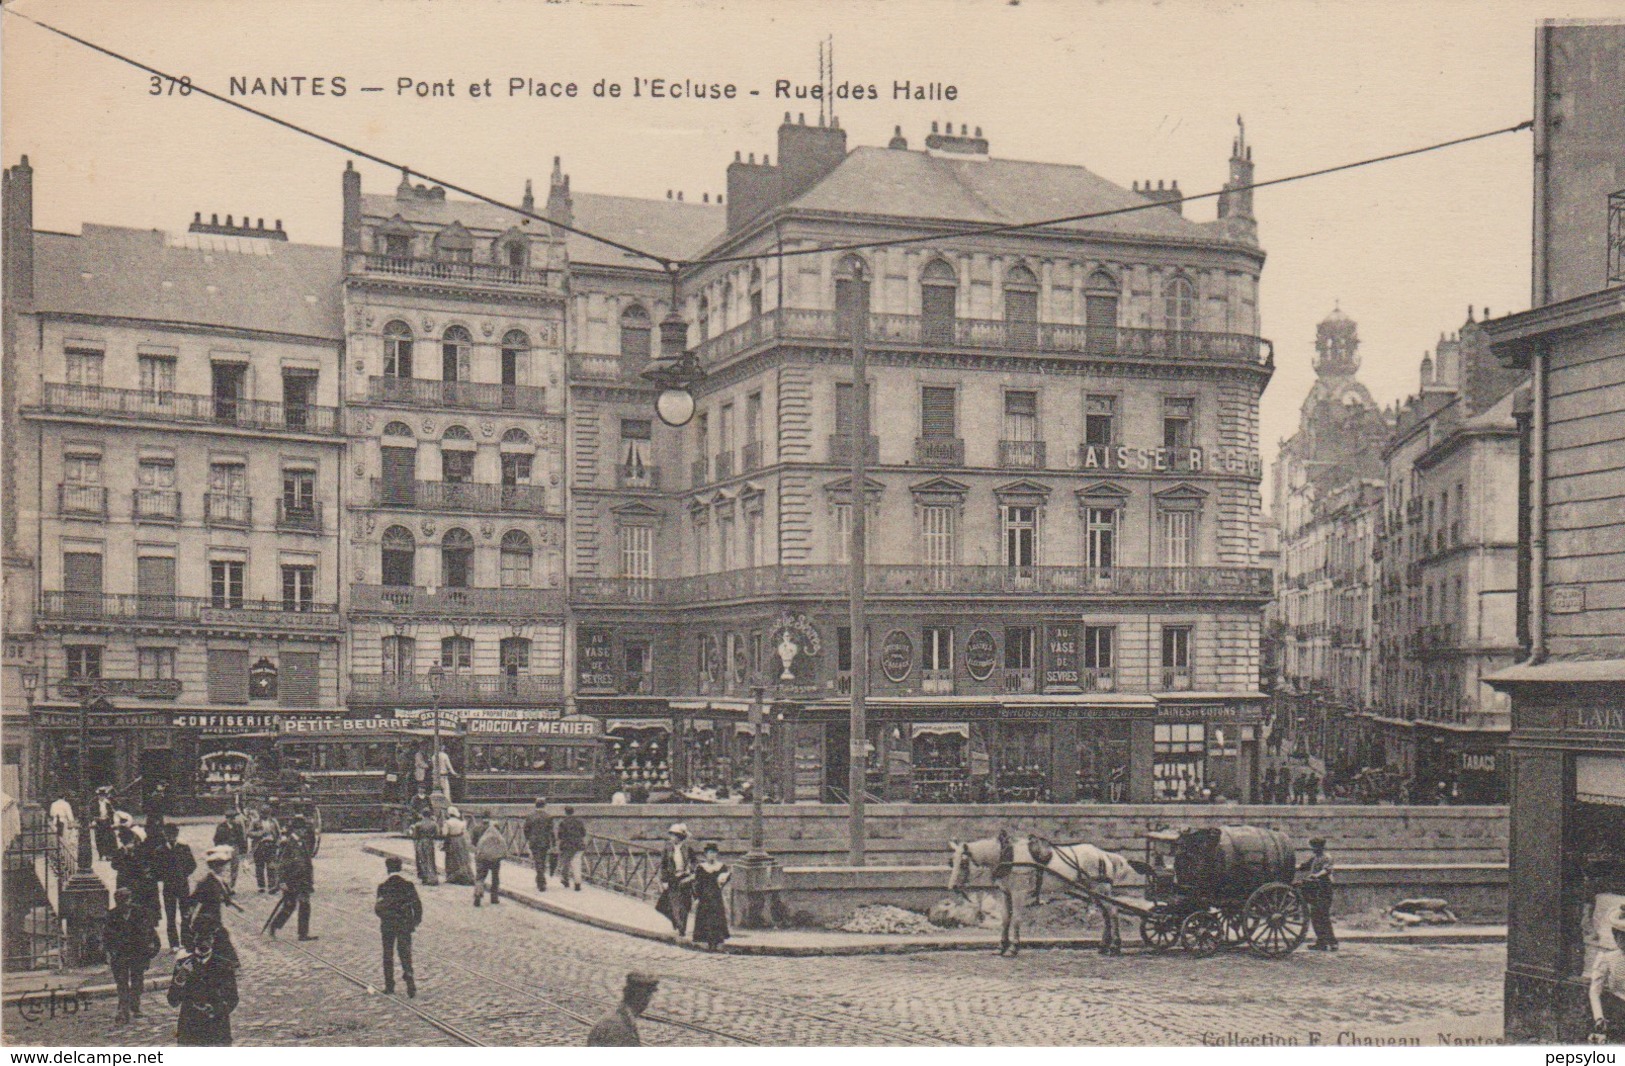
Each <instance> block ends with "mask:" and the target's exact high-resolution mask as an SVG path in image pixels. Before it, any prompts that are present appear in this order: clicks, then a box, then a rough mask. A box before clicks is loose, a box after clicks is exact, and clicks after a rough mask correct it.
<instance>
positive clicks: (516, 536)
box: [502, 529, 531, 589]
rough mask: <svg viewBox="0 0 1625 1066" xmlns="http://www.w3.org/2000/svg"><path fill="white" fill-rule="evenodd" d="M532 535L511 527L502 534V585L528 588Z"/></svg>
mask: <svg viewBox="0 0 1625 1066" xmlns="http://www.w3.org/2000/svg"><path fill="white" fill-rule="evenodd" d="M530 564H531V547H530V535H529V534H527V533H526V532H525V531H524V530H522V529H510V530H508V532H506V533H504V534H503V535H502V587H503V588H505V589H528V588H530V580H531V565H530Z"/></svg>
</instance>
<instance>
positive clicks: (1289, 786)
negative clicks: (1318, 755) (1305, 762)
mask: <svg viewBox="0 0 1625 1066" xmlns="http://www.w3.org/2000/svg"><path fill="white" fill-rule="evenodd" d="M1322 785H1323V782H1322V780H1321V777H1320V775H1319V774H1317V773H1315V772H1314V771H1313V770H1308V771H1305V772H1304V773H1301V774H1294V773H1293V772H1292V771H1291V770H1289V769H1288V768H1287V767H1285V766H1276V767H1272V768H1269V769H1266V770H1265V771H1264V775H1263V777H1262V779H1260V781H1259V782H1258V795H1259V802H1261V803H1273V804H1315V803H1319V802H1320V796H1321V791H1322Z"/></svg>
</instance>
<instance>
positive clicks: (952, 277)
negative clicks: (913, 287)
mask: <svg viewBox="0 0 1625 1066" xmlns="http://www.w3.org/2000/svg"><path fill="white" fill-rule="evenodd" d="M958 293H959V275H958V274H956V273H954V268H953V267H951V266H949V265H948V263H947V262H946V261H945V260H942V259H933V260H932V261H931V263H930V265H929V266H927V267H926V268H925V271H924V272H923V273H922V274H921V275H920V333H921V336H922V339H924V340H925V341H927V342H931V343H936V344H951V343H953V339H954V304H955V302H956V298H957V296H958Z"/></svg>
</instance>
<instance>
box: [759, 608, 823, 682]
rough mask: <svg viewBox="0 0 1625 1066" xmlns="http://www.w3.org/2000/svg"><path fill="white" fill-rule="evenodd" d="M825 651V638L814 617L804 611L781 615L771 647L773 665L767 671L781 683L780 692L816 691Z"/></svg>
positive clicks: (774, 631) (769, 649)
mask: <svg viewBox="0 0 1625 1066" xmlns="http://www.w3.org/2000/svg"><path fill="white" fill-rule="evenodd" d="M823 654H824V641H823V638H821V637H820V636H819V635H818V627H817V626H815V625H814V624H813V622H812V619H810V618H808V617H807V616H806V615H804V614H794V615H792V614H785V615H780V616H779V621H778V624H776V625H775V626H774V627H773V643H772V645H771V646H770V647H769V648H768V655H769V660H768V663H767V665H768V666H769V667H770V668H771V669H769V670H767V671H765V672H766V673H767V675H768V677H769V678H771V679H772V680H774V681H776V682H777V683H778V688H779V691H780V692H785V693H797V692H800V693H807V692H816V691H817V690H818V664H819V662H820V661H821V659H822V658H823Z"/></svg>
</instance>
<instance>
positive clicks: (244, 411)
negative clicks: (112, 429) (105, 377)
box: [27, 384, 339, 436]
mask: <svg viewBox="0 0 1625 1066" xmlns="http://www.w3.org/2000/svg"><path fill="white" fill-rule="evenodd" d="M27 410H29V411H30V412H31V413H39V414H48V415H87V416H89V417H92V418H95V419H98V420H101V419H117V420H118V421H121V422H126V421H131V422H159V423H163V424H166V425H175V424H179V425H199V426H222V427H230V428H235V429H248V430H258V431H264V432H281V433H314V434H320V435H324V436H331V435H335V434H337V433H339V420H338V410H337V408H333V407H317V406H315V405H312V404H283V403H272V402H270V401H268V400H241V399H237V398H235V397H218V396H198V395H193V394H190V393H183V392H147V391H144V390H141V389H109V388H103V387H102V386H100V385H62V384H48V385H46V386H45V393H44V395H43V396H42V397H41V402H40V404H39V405H38V406H37V407H32V408H28V409H27Z"/></svg>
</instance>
